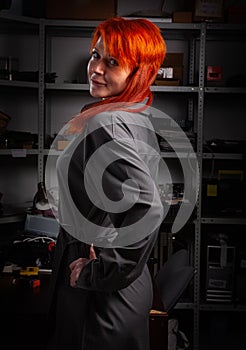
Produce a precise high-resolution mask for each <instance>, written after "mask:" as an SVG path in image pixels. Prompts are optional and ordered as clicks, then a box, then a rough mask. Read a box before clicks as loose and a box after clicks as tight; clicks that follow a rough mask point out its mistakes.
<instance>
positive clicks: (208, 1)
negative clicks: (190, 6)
mask: <svg viewBox="0 0 246 350" xmlns="http://www.w3.org/2000/svg"><path fill="white" fill-rule="evenodd" d="M223 2H224V0H196V3H195V10H194V21H205V20H208V19H209V20H211V21H212V20H214V21H216V22H218V21H219V22H220V21H222V20H223V19H224V6H223Z"/></svg>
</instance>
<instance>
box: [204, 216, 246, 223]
mask: <svg viewBox="0 0 246 350" xmlns="http://www.w3.org/2000/svg"><path fill="white" fill-rule="evenodd" d="M201 223H202V224H218V225H246V218H218V217H215V218H211V217H210V218H204V217H202V218H201Z"/></svg>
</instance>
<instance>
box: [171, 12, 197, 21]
mask: <svg viewBox="0 0 246 350" xmlns="http://www.w3.org/2000/svg"><path fill="white" fill-rule="evenodd" d="M192 16H193V15H192V12H191V11H176V12H173V22H174V23H191V22H192Z"/></svg>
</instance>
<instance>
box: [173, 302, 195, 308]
mask: <svg viewBox="0 0 246 350" xmlns="http://www.w3.org/2000/svg"><path fill="white" fill-rule="evenodd" d="M174 309H175V310H184V309H186V310H193V309H194V304H193V303H183V302H181V303H177V304H176V305H175V308H174Z"/></svg>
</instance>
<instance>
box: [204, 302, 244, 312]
mask: <svg viewBox="0 0 246 350" xmlns="http://www.w3.org/2000/svg"><path fill="white" fill-rule="evenodd" d="M200 310H201V311H235V312H236V311H237V312H238V311H242V312H245V311H246V305H236V306H235V305H232V304H230V305H229V304H201V305H200Z"/></svg>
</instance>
